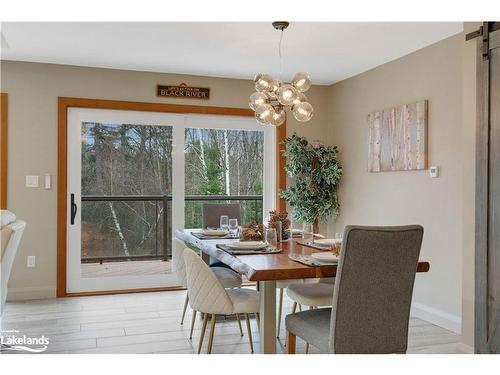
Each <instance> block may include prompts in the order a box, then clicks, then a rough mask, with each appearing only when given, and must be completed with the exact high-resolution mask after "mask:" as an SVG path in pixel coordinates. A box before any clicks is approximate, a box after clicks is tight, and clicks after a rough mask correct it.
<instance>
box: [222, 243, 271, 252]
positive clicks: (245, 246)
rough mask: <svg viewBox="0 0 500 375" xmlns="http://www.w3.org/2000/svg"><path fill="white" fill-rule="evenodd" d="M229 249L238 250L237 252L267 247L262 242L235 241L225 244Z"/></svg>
mask: <svg viewBox="0 0 500 375" xmlns="http://www.w3.org/2000/svg"><path fill="white" fill-rule="evenodd" d="M226 245H227V246H228V247H230V248H231V249H239V250H260V249H264V248H265V247H267V244H265V243H264V242H262V241H235V242H230V243H228V244H226Z"/></svg>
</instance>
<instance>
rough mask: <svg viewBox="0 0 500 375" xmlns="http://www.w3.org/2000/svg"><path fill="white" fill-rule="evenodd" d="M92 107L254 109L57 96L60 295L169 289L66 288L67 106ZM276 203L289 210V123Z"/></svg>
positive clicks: (236, 112) (281, 131) (280, 134)
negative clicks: (281, 193) (286, 194)
mask: <svg viewBox="0 0 500 375" xmlns="http://www.w3.org/2000/svg"><path fill="white" fill-rule="evenodd" d="M69 108H93V109H113V110H123V111H143V112H163V113H180V114H205V115H222V116H249V117H250V116H254V112H253V111H252V110H251V109H246V108H233V107H212V106H197V105H180V104H166V103H147V102H131V101H120V100H106V99H87V98H69V97H58V100H57V290H56V296H57V297H69V296H83V295H99V294H111V293H134V292H142V291H158V290H170V289H172V288H169V287H165V288H148V289H128V290H121V291H98V292H82V293H68V292H67V290H66V262H67V246H66V238H67V227H66V226H67V196H68V186H67V177H68V175H67V171H68V160H67V156H68V109H69ZM276 130H277V131H276V190H277V191H276V199H277V200H276V202H277V208H278V209H279V210H280V211H284V210H286V203H285V201H284V200H283V199H281V198H279V196H278V192H279V191H280V190H284V189H286V172H285V162H286V160H285V157H284V155H283V153H282V151H283V149H284V145H283V143H282V142H283V140H284V139H285V138H286V134H287V133H286V122H285V123H284V124H283V125H281V126H280V127H278V128H277V129H276Z"/></svg>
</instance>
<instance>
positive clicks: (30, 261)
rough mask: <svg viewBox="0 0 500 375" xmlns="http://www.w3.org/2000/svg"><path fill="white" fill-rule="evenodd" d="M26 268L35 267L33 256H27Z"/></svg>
mask: <svg viewBox="0 0 500 375" xmlns="http://www.w3.org/2000/svg"><path fill="white" fill-rule="evenodd" d="M27 266H28V268H34V267H35V256H34V255H28V259H27Z"/></svg>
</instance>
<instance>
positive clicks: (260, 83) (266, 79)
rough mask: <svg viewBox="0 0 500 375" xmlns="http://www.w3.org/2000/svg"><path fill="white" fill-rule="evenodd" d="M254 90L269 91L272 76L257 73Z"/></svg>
mask: <svg viewBox="0 0 500 375" xmlns="http://www.w3.org/2000/svg"><path fill="white" fill-rule="evenodd" d="M253 81H254V82H255V90H257V91H258V92H269V91H271V88H272V85H273V77H271V76H270V75H269V74H257V75H256V76H255V79H254V80H253Z"/></svg>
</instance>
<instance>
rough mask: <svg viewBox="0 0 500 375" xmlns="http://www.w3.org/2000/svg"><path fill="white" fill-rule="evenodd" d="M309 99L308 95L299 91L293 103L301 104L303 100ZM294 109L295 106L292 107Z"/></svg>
mask: <svg viewBox="0 0 500 375" xmlns="http://www.w3.org/2000/svg"><path fill="white" fill-rule="evenodd" d="M306 101H307V97H306V96H305V95H304V94H302V93H301V92H299V93H297V97H296V98H295V100H294V101H293V105H294V106H295V105H297V104H300V103H302V102H306ZM292 111H293V107H292Z"/></svg>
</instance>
